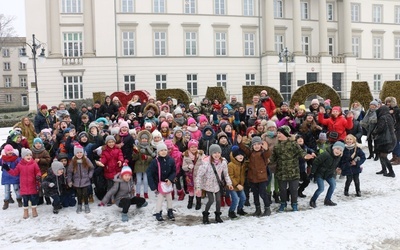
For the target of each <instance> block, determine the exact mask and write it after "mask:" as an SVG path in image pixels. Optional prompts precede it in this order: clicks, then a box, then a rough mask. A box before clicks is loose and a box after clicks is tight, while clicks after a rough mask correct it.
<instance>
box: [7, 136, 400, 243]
mask: <svg viewBox="0 0 400 250" xmlns="http://www.w3.org/2000/svg"><path fill="white" fill-rule="evenodd" d="M8 130H9V128H0V143H3V142H4V141H5V138H6V136H7V133H8ZM399 168H400V167H398V166H395V167H394V169H395V172H398V174H399V176H398V177H397V178H387V177H383V176H381V175H376V174H375V172H376V171H378V170H380V164H379V161H378V162H375V161H373V160H367V161H366V163H365V164H364V170H363V173H362V174H361V176H360V179H361V190H362V197H360V198H357V197H355V191H354V185H352V186H351V188H350V197H345V196H344V195H343V188H344V182H345V179H338V180H337V186H336V191H335V193H334V196H333V201H335V202H337V203H338V205H337V206H336V207H327V206H324V205H323V199H324V195H325V193H323V194H321V196H320V197H319V199H318V200H317V206H318V207H317V208H316V209H310V208H309V206H308V202H309V198H310V196H311V195H312V194H313V192H314V191H315V190H316V184H314V183H311V184H310V185H309V187H308V188H307V189H306V191H305V194H306V195H307V198H303V199H301V198H299V206H300V211H299V212H285V213H277V212H276V210H277V207H278V204H275V203H274V204H272V209H273V213H272V215H271V216H270V217H261V218H254V217H251V216H248V217H242V218H240V219H237V220H230V219H229V218H228V217H227V213H228V208H227V207H224V208H222V212H223V219H224V223H222V224H214V223H213V224H210V225H202V224H201V211H202V210H198V211H196V210H194V209H191V210H189V209H187V208H186V205H187V196H186V198H185V200H184V201H177V200H174V201H173V206H174V209H175V210H176V213H175V215H176V221H175V222H170V221H166V222H162V223H160V222H157V221H156V220H155V218H154V216H152V214H153V213H154V212H155V211H154V209H155V197H154V195H153V194H150V199H149V200H148V201H149V205H148V206H147V207H145V208H141V209H139V210H138V209H136V208H135V207H131V210H130V212H129V216H130V220H129V222H127V223H123V222H121V220H120V212H121V209H119V208H117V207H116V206H111V207H98V206H97V204H98V200H95V203H94V204H91V205H90V207H91V210H92V212H91V213H90V214H84V213H83V214H76V212H75V207H74V208H66V209H65V208H64V209H62V210H61V211H60V213H59V214H58V215H55V214H53V213H52V207H51V206H49V205H41V206H38V213H39V216H38V217H37V218H32V217H31V218H29V219H26V220H25V219H23V218H22V214H23V210H22V208H18V207H17V204H11V205H10V208H9V209H7V210H1V211H0V221H1V223H0V232H1V234H0V249H37V248H38V247H39V248H40V249H112V248H113V249H134V248H135V249H138V248H139V249H144V248H145V249H156V248H159V249H174V250H177V249H255V248H257V249H357V250H358V249H400V236H399V235H400V216H398V214H399V213H398V209H399V207H400V199H399V197H400V171H398V170H397V169H399ZM326 189H327V184H326ZM326 189H325V190H326ZM0 196H1V197H4V186H0ZM13 197H14V198H15V194H14V195H13ZM204 204H205V200H203V206H202V208H204ZM288 207H289V210H290V206H288ZM164 208H165V205H164ZM214 208H215V206H213V207H212V209H211V212H213V211H214ZM165 210H166V209H164V216H165V214H166V212H165ZM254 210H255V208H254V205H252V206H251V207H245V211H247V212H254ZM212 215H213V213H212ZM165 217H166V216H165ZM210 218H211V221H214V216H211V217H210Z"/></svg>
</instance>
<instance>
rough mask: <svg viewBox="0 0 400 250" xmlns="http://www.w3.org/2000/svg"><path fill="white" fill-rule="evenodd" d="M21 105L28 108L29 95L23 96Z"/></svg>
mask: <svg viewBox="0 0 400 250" xmlns="http://www.w3.org/2000/svg"><path fill="white" fill-rule="evenodd" d="M21 105H22V106H28V96H27V95H21Z"/></svg>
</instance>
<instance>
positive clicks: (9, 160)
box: [0, 144, 22, 210]
mask: <svg viewBox="0 0 400 250" xmlns="http://www.w3.org/2000/svg"><path fill="white" fill-rule="evenodd" d="M20 161H21V158H20V157H18V150H14V148H13V147H12V146H11V145H10V144H7V145H5V146H4V149H3V151H2V152H1V156H0V165H1V166H6V168H7V167H10V169H15V168H16V167H17V165H18V163H19V162H20ZM1 185H4V205H3V210H6V209H7V208H8V205H9V204H10V203H12V202H10V198H11V195H10V193H11V186H13V188H14V192H15V194H16V196H17V202H18V207H22V198H21V195H20V194H19V176H12V175H10V174H9V173H7V171H3V173H2V174H1Z"/></svg>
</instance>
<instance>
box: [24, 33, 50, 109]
mask: <svg viewBox="0 0 400 250" xmlns="http://www.w3.org/2000/svg"><path fill="white" fill-rule="evenodd" d="M38 42H39V43H38ZM25 44H26V45H27V46H28V47H29V48H31V50H32V55H33V73H34V74H35V92H36V106H38V105H39V88H38V82H37V71H36V54H37V51H38V50H39V49H41V52H40V54H39V56H38V57H37V59H38V61H39V62H41V63H43V62H45V61H46V56H45V54H44V52H45V49H44V48H43V44H42V43H40V41H37V40H36V38H35V34H33V35H32V44H29V43H25ZM19 61H20V62H21V63H28V61H29V56H28V55H27V54H26V48H25V47H23V48H22V49H21V54H20V57H19Z"/></svg>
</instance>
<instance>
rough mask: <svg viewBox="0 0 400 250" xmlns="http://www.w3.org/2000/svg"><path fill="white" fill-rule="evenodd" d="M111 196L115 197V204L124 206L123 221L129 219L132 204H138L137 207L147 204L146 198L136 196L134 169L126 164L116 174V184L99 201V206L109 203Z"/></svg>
mask: <svg viewBox="0 0 400 250" xmlns="http://www.w3.org/2000/svg"><path fill="white" fill-rule="evenodd" d="M111 197H115V198H114V199H115V204H116V205H117V206H118V207H121V208H122V221H123V222H126V221H128V220H129V218H128V211H129V208H130V206H131V205H132V204H136V207H137V208H141V207H145V206H147V202H146V199H145V198H141V197H136V196H135V184H134V183H133V180H132V170H131V168H130V167H129V166H124V167H123V168H122V170H121V173H120V174H117V175H115V177H114V185H113V187H112V188H111V189H110V190H108V192H107V194H106V195H105V196H104V198H103V199H102V200H101V202H100V203H99V206H104V204H107V203H108V202H109V201H110V200H111Z"/></svg>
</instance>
